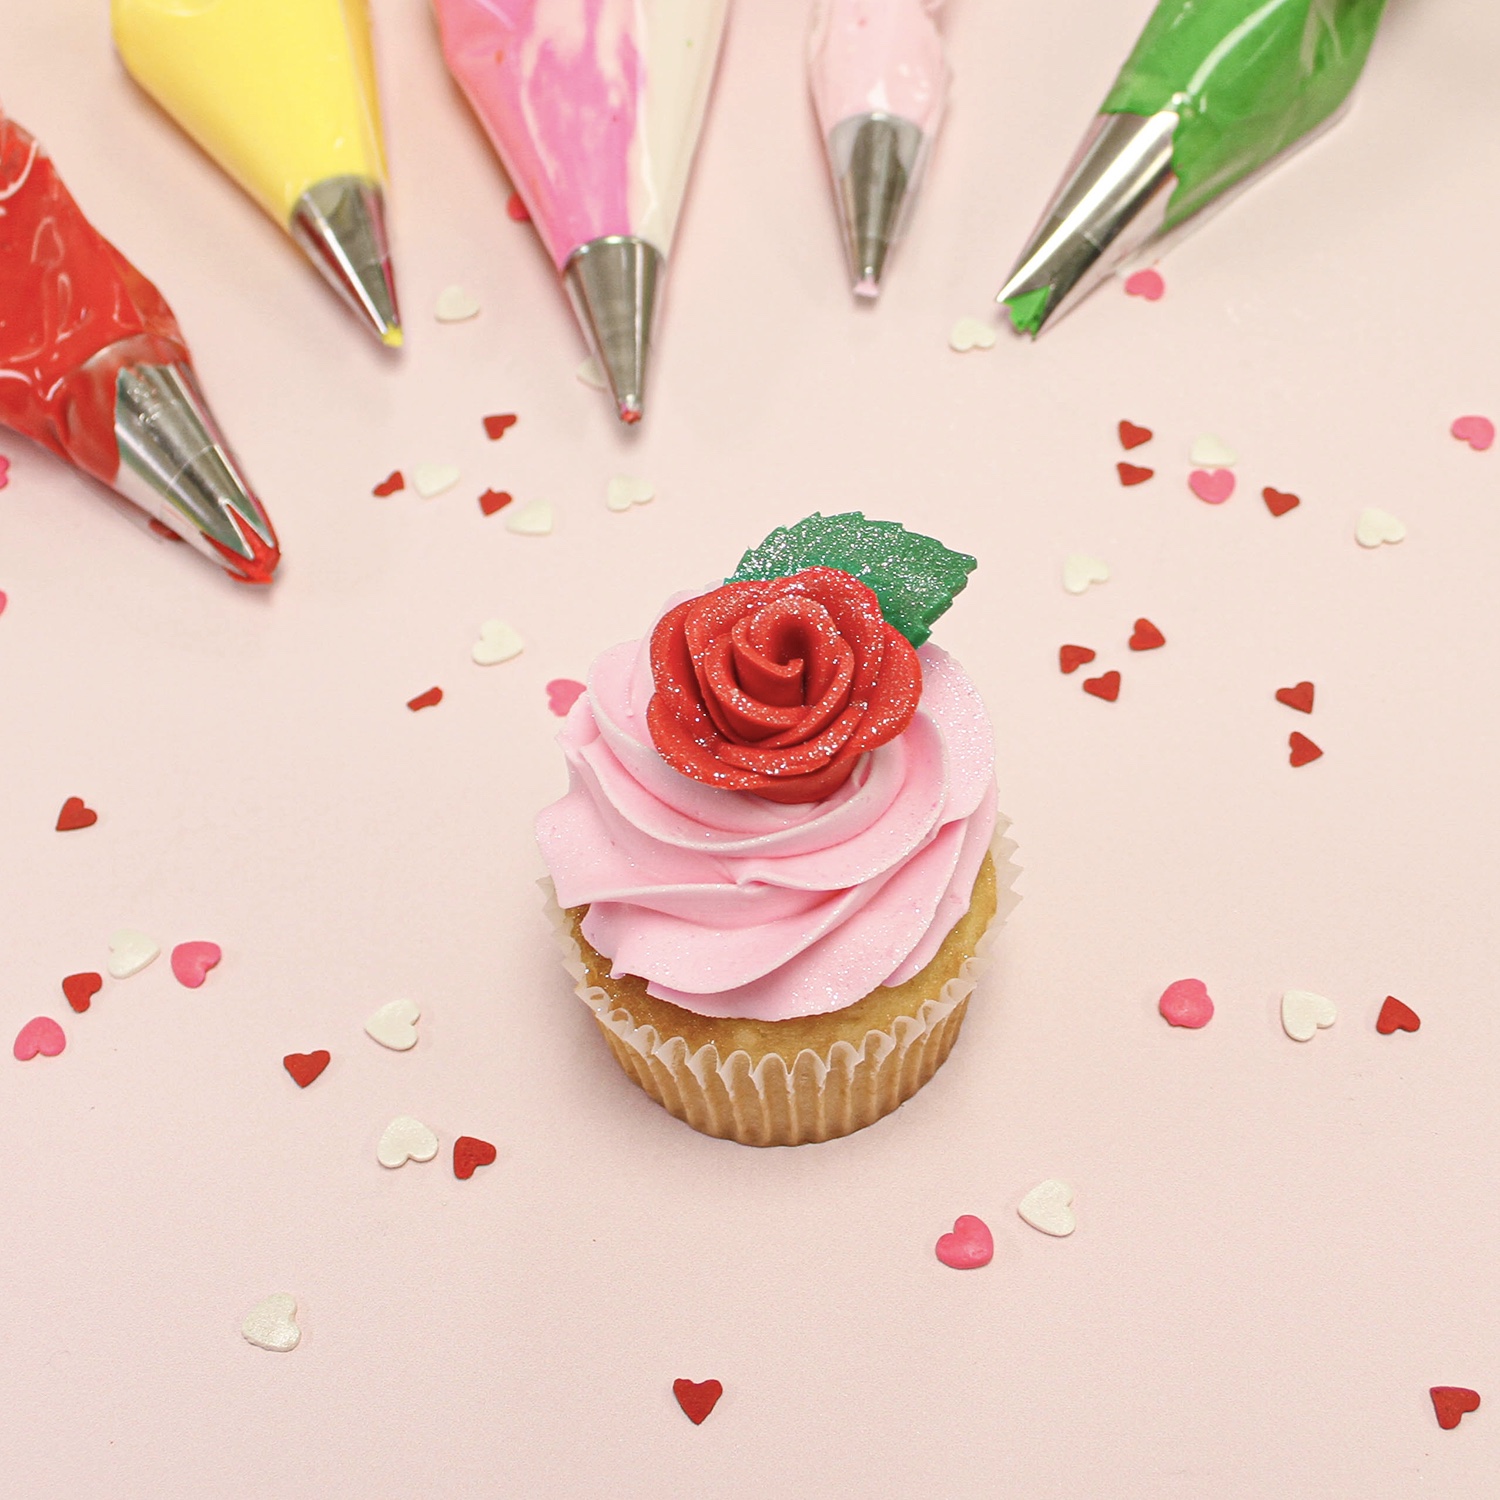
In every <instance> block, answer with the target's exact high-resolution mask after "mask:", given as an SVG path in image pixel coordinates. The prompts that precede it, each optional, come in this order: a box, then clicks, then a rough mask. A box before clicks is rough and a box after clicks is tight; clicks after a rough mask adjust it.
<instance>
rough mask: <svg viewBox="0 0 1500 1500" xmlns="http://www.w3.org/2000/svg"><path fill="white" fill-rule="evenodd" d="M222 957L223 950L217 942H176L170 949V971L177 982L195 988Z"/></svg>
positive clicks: (191, 988)
mask: <svg viewBox="0 0 1500 1500" xmlns="http://www.w3.org/2000/svg"><path fill="white" fill-rule="evenodd" d="M223 957H224V950H223V949H222V948H220V947H219V945H218V944H217V943H201V942H200V943H178V945H177V946H176V947H175V948H174V949H173V950H172V972H173V973H174V974H175V975H176V976H177V982H178V984H182V985H186V986H187V987H188V989H190V990H195V989H197V988H198V986H199V985H200V984H202V983H203V981H204V980H205V979H206V978H207V977H208V971H209V970H210V969H213V968H216V967H217V966H218V963H219V960H220V959H221V958H223Z"/></svg>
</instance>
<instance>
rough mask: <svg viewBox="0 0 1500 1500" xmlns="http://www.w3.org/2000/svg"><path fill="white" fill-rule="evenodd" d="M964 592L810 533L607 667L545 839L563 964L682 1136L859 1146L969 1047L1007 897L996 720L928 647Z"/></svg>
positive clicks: (757, 552)
mask: <svg viewBox="0 0 1500 1500" xmlns="http://www.w3.org/2000/svg"><path fill="white" fill-rule="evenodd" d="M974 566H975V563H974V559H973V558H971V557H966V556H964V555H963V554H961V553H956V552H951V551H949V550H948V549H947V548H946V547H944V546H942V545H941V543H938V542H936V541H934V540H932V539H931V538H930V537H923V536H919V535H917V534H915V533H913V532H909V531H907V530H905V528H903V527H901V526H899V525H897V524H896V523H894V522H889V521H868V520H866V519H865V518H864V517H863V516H862V515H859V514H858V513H853V514H848V515H841V516H829V517H824V516H820V515H814V516H811V517H809V518H808V519H807V520H805V521H803V522H801V523H799V524H798V525H797V526H794V527H790V528H784V529H782V530H778V531H776V532H773V533H772V535H771V536H770V537H768V538H767V539H766V541H765V542H763V543H762V544H761V546H759V547H757V548H754V549H752V550H751V551H750V552H748V553H747V554H746V555H745V556H744V558H742V559H741V561H740V564H739V567H738V568H737V569H736V570H735V572H734V574H733V575H732V576H731V577H730V578H729V579H727V580H726V581H725V582H724V583H722V584H720V585H718V586H716V587H713V588H709V589H707V590H705V591H701V592H695V593H692V594H688V595H683V596H681V597H679V598H677V599H674V600H672V601H670V602H669V603H668V605H667V607H666V609H665V611H664V612H663V613H662V614H661V616H660V617H659V618H658V620H657V621H656V624H655V625H654V627H653V628H652V629H651V631H650V632H649V633H648V634H647V635H646V636H645V637H644V638H643V639H642V640H640V641H630V642H626V643H625V644H623V645H619V646H615V647H613V648H612V649H610V650H608V651H606V652H604V654H603V655H602V656H600V657H599V658H598V659H597V660H596V661H595V663H594V665H593V668H592V669H591V671H590V673H589V683H588V691H587V692H586V693H585V694H583V695H581V696H580V697H579V699H578V701H577V702H576V703H575V704H574V706H573V709H572V711H571V712H570V713H569V715H568V718H567V721H566V724H565V725H564V728H563V732H562V735H561V736H560V743H561V744H562V747H563V752H564V754H565V756H566V757H567V763H568V773H569V786H568V791H567V793H566V795H565V796H563V797H562V798H561V799H560V800H559V801H557V802H555V803H553V804H552V805H551V806H550V807H548V808H546V809H545V810H544V811H543V812H542V814H541V815H540V817H539V818H538V820H537V837H538V841H539V843H540V845H541V849H542V854H543V857H544V859H545V861H546V864H547V868H548V870H549V872H550V876H551V881H552V886H553V894H554V896H555V905H554V907H553V912H554V916H555V919H556V922H557V926H558V930H559V935H560V937H561V940H562V943H563V947H564V952H565V961H566V963H567V967H568V970H569V972H570V974H571V975H572V977H573V979H574V980H575V982H576V987H577V993H578V994H579V996H580V997H581V998H582V999H583V1000H584V1002H585V1003H586V1004H587V1005H588V1006H589V1007H590V1009H591V1010H592V1011H593V1014H594V1019H595V1021H596V1022H597V1023H598V1026H599V1028H600V1030H601V1031H602V1032H603V1034H604V1037H605V1040H606V1041H607V1042H608V1044H609V1046H610V1049H611V1050H612V1052H613V1053H614V1056H615V1058H616V1060H617V1061H618V1062H619V1063H620V1065H621V1067H623V1068H624V1069H625V1071H626V1072H627V1073H628V1074H629V1075H630V1076H631V1077H632V1078H633V1079H635V1081H636V1082H637V1083H638V1084H640V1086H641V1087H642V1088H643V1089H645V1090H646V1092H647V1093H648V1094H650V1095H651V1096H652V1097H653V1098H654V1099H656V1100H657V1102H658V1103H660V1104H661V1105H663V1106H664V1107H665V1108H666V1109H668V1110H669V1111H670V1112H671V1113H672V1114H674V1115H676V1116H677V1118H678V1119H680V1120H683V1121H685V1122H686V1123H687V1124H689V1125H691V1126H692V1127H693V1128H694V1129H696V1130H700V1131H703V1132H704V1133H705V1134H708V1135H714V1136H721V1137H725V1138H727V1139H730V1140H735V1141H739V1142H742V1143H743V1144H745V1145H752V1146H777V1145H780V1146H794V1145H800V1144H803V1143H805V1142H809V1141H823V1140H829V1139H832V1138H833V1137H835V1136H841V1135H847V1134H849V1133H850V1132H852V1131H855V1130H858V1129H860V1128H862V1127H863V1126H865V1125H869V1124H871V1123H872V1122H874V1121H875V1120H878V1119H879V1118H880V1117H881V1116H882V1115H885V1114H888V1113H889V1112H890V1111H891V1110H893V1109H895V1108H896V1107H897V1106H898V1105H899V1104H901V1103H902V1102H903V1101H905V1100H906V1099H908V1098H910V1097H911V1095H912V1094H914V1093H915V1092H916V1091H917V1090H918V1089H919V1088H921V1087H922V1085H923V1084H924V1083H926V1082H927V1080H928V1079H929V1078H930V1077H931V1076H932V1075H933V1073H934V1072H935V1071H936V1070H937V1068H938V1067H939V1066H940V1065H941V1064H942V1062H943V1060H944V1059H945V1058H946V1057H947V1056H948V1052H949V1050H950V1049H951V1048H952V1046H953V1043H954V1041H955V1040H956V1039H957V1036H958V1032H959V1028H960V1026H961V1025H962V1024H963V1018H964V1014H965V1011H966V1009H967V1006H968V999H969V995H970V993H971V992H972V990H973V989H974V985H975V981H976V980H977V978H978V976H979V974H980V973H981V971H982V970H983V968H984V967H985V961H986V954H987V951H988V947H989V943H990V941H991V939H992V936H993V932H994V930H995V928H996V927H997V926H998V919H999V918H1000V917H1001V916H1003V914H1004V912H1005V911H1006V910H1007V909H1008V907H1009V905H1010V904H1011V902H1012V900H1013V897H1012V896H1011V893H1010V883H1011V881H1012V880H1013V879H1014V877H1015V874H1016V871H1015V868H1014V866H1012V865H1011V864H1010V862H1009V858H1008V856H1009V854H1010V852H1011V849H1012V846H1011V845H1010V844H1009V843H1008V842H1006V841H1004V840H1003V838H1002V837H1001V835H1002V834H1003V831H1004V827H1005V825H1004V823H1003V820H1001V819H999V818H998V816H997V813H996V792H995V778H994V743H993V737H992V733H991V729H990V724H989V720H988V718H987V716H986V714H985V710H984V706H983V704H982V703H981V702H980V699H979V694H978V693H977V692H976V690H975V688H974V686H973V684H972V683H971V682H970V681H969V679H968V677H967V676H966V675H965V673H964V671H963V669H962V668H961V667H960V666H959V665H958V663H957V662H956V661H954V659H953V658H952V657H951V656H949V655H948V654H947V653H946V652H944V651H942V650H941V649H940V648H939V647H937V646H935V645H932V644H929V643H928V636H929V633H930V630H931V626H932V623H933V622H934V621H935V620H936V619H937V618H938V616H939V615H941V614H942V613H943V611H944V610H946V609H947V607H948V605H949V604H950V603H951V602H952V600H953V597H954V595H956V594H957V593H958V592H959V590H960V589H962V588H963V586H964V584H965V582H966V581H967V578H968V574H969V572H970V571H972V569H973V568H974Z"/></svg>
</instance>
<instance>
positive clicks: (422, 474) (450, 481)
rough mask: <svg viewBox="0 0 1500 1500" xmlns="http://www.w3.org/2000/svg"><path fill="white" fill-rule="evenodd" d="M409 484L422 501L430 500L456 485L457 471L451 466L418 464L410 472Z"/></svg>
mask: <svg viewBox="0 0 1500 1500" xmlns="http://www.w3.org/2000/svg"><path fill="white" fill-rule="evenodd" d="M411 482H412V484H413V485H415V486H416V491H417V493H418V494H419V495H420V496H421V497H422V498H423V499H424V500H431V499H432V497H433V496H434V495H441V494H442V493H443V491H444V490H451V489H452V488H453V486H454V485H455V484H457V483H458V470H457V469H456V468H454V467H453V465H452V464H418V465H417V466H416V468H415V469H413V470H412V476H411Z"/></svg>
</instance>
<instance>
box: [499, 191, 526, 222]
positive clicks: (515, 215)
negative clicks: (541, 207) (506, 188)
mask: <svg viewBox="0 0 1500 1500" xmlns="http://www.w3.org/2000/svg"><path fill="white" fill-rule="evenodd" d="M505 211H506V213H507V214H509V215H510V217H511V218H512V219H514V220H515V221H516V223H517V224H529V223H531V215H530V214H529V213H527V212H526V205H525V203H523V202H522V201H521V195H520V194H519V193H512V194H511V195H510V197H509V198H507V199H506V200H505Z"/></svg>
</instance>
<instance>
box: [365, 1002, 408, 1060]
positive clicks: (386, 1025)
mask: <svg viewBox="0 0 1500 1500" xmlns="http://www.w3.org/2000/svg"><path fill="white" fill-rule="evenodd" d="M421 1018H422V1012H421V1011H420V1010H418V1009H417V1004H416V1001H414V1000H390V1001H387V1003H386V1004H384V1005H382V1006H381V1007H380V1009H379V1010H377V1011H376V1012H375V1014H374V1015H373V1016H371V1017H370V1019H369V1020H368V1021H366V1022H365V1034H366V1035H367V1036H370V1037H373V1038H374V1039H375V1040H376V1041H377V1042H379V1043H380V1045H381V1046H382V1047H389V1048H390V1049H391V1051H392V1052H410V1051H411V1049H412V1048H413V1047H415V1046H416V1045H417V1022H418V1021H419V1020H421Z"/></svg>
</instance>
